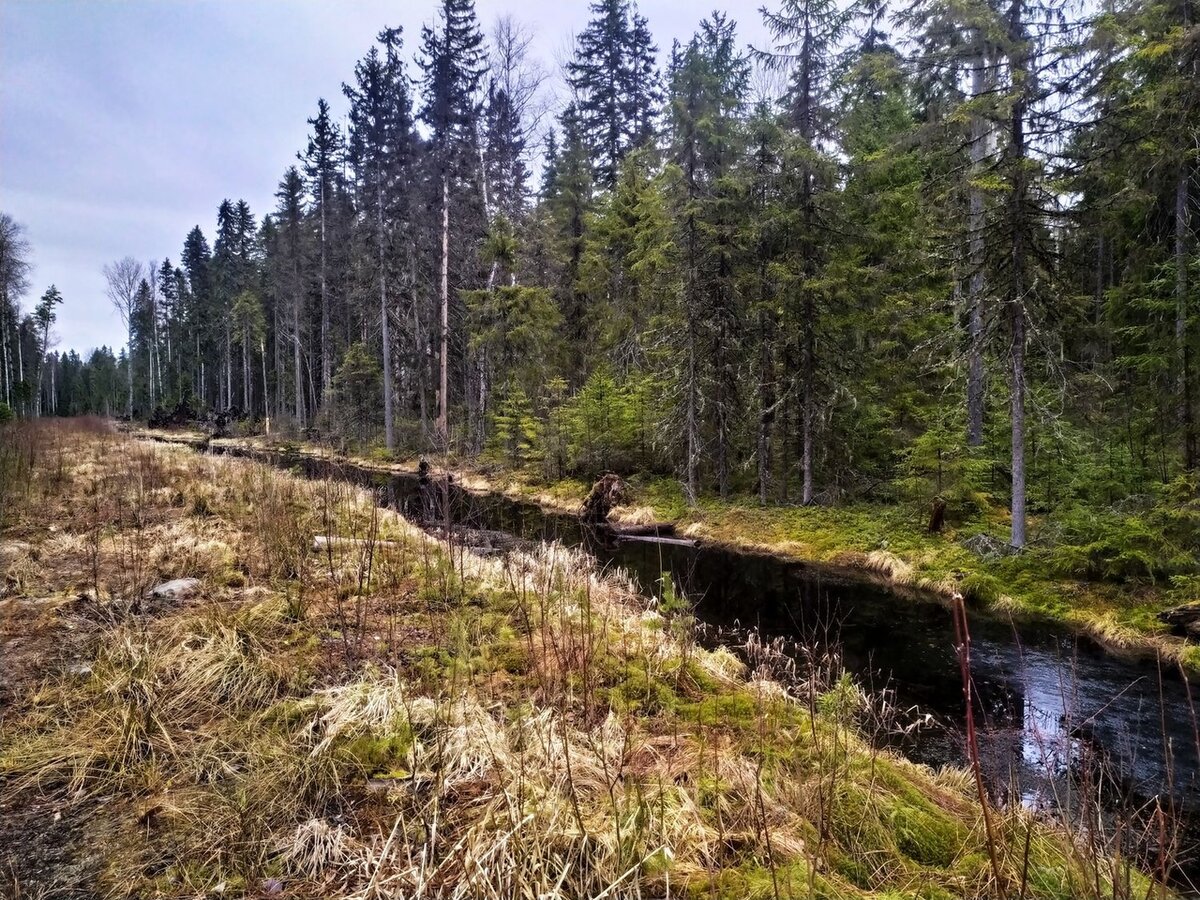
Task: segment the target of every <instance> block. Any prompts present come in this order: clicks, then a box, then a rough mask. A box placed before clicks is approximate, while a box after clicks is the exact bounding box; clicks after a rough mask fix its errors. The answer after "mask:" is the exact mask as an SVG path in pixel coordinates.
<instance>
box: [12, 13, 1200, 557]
mask: <svg viewBox="0 0 1200 900" xmlns="http://www.w3.org/2000/svg"><path fill="white" fill-rule="evenodd" d="M1197 11H1198V10H1197V4H1196V2H1195V0H1142V2H1133V3H1115V4H1114V3H1106V4H1104V5H1103V6H1102V7H1100V8H1098V9H1095V10H1073V9H1070V8H1067V7H1063V6H1061V5H1056V4H1043V3H1041V2H1035V0H1006V2H999V0H968V2H967V3H965V4H963V3H951V2H949V0H918V2H917V3H915V4H914V5H912V6H905V7H903V8H899V7H889V6H888V5H887V4H880V3H877V2H875V3H867V2H863V3H857V4H847V3H840V2H834V0H807V2H805V0H781V2H776V3H773V4H771V5H769V6H768V7H766V8H764V9H763V10H761V11H760V15H762V16H763V17H764V20H765V23H766V25H767V29H768V31H769V33H770V34H771V35H772V42H771V45H770V46H768V47H762V48H751V47H745V46H744V45H743V43H742V42H741V40H740V39H739V37H738V33H737V24H736V23H735V22H734V20H733V19H732V18H730V17H729V16H728V15H726V14H725V13H722V12H719V11H718V12H714V13H712V14H711V15H710V16H709V17H708V18H706V19H704V20H703V21H702V22H701V23H700V24H699V27H698V29H697V31H696V33H695V35H694V36H693V37H692V38H691V39H690V40H689V41H687V42H684V43H676V44H674V45H673V46H672V47H669V48H664V49H661V50H660V48H658V47H656V46H655V44H654V42H653V39H652V36H651V31H650V27H649V23H648V22H647V20H646V19H645V18H644V17H643V16H641V15H640V14H639V13H638V11H637V8H636V6H634V5H632V4H630V3H628V2H626V0H595V2H593V3H592V4H591V5H590V7H589V19H588V22H587V24H586V26H585V27H584V29H583V30H582V31H581V32H580V33H579V35H578V38H577V40H576V43H575V48H574V55H573V57H572V59H571V60H570V61H569V62H568V63H567V64H566V67H565V72H564V75H565V79H566V82H567V85H568V86H569V98H568V101H567V102H566V103H565V105H564V106H563V107H562V108H561V109H560V110H558V111H557V113H556V114H555V115H554V117H553V124H552V125H551V126H550V127H549V128H546V129H544V130H541V129H540V128H539V123H540V120H541V117H540V116H539V115H538V114H537V111H536V110H535V104H536V103H537V102H538V98H539V96H540V91H539V86H540V82H541V79H542V77H543V75H544V70H542V69H541V67H540V64H539V63H538V62H537V61H536V60H534V59H532V58H531V57H530V54H529V46H530V37H529V34H528V32H527V31H525V30H523V29H522V28H521V27H520V26H519V25H517V24H516V23H515V22H514V21H513V20H512V19H510V18H502V19H500V20H499V21H498V23H497V25H496V27H495V28H494V29H493V31H492V34H491V35H490V37H489V38H486V39H485V36H484V33H483V30H482V28H481V26H480V23H479V22H478V19H477V17H476V14H475V9H474V4H473V2H472V0H440V2H439V3H437V5H436V10H435V12H434V14H433V21H432V22H431V23H430V24H429V25H427V26H426V27H425V28H423V29H422V32H421V34H420V35H419V39H418V42H417V43H418V48H417V63H416V65H415V66H410V65H409V64H408V62H407V61H406V59H407V56H408V55H409V54H407V53H406V50H405V46H404V43H403V35H402V34H401V32H400V31H399V30H398V29H384V30H383V31H381V32H380V34H379V36H378V40H377V43H376V44H375V45H374V46H372V47H371V48H370V49H369V51H368V52H367V53H366V55H365V56H364V57H363V58H362V59H361V60H360V61H359V62H358V64H357V65H356V66H355V69H354V71H353V73H350V77H349V79H348V81H347V83H346V84H344V85H343V86H342V91H343V93H344V95H345V97H346V99H347V100H348V102H349V116H348V129H347V130H346V132H345V133H343V131H342V130H341V129H340V128H339V126H338V124H337V123H336V122H335V121H334V119H333V117H332V116H331V113H330V108H329V105H328V103H327V102H326V101H325V100H323V99H322V100H320V101H318V103H317V107H316V111H315V115H314V116H313V118H311V119H309V120H308V122H309V126H310V133H309V138H308V141H307V145H306V146H305V147H304V148H301V149H300V152H299V153H298V159H297V164H296V165H293V166H290V167H288V168H287V170H286V171H285V172H284V173H282V176H281V178H280V181H279V184H278V186H277V190H276V200H277V204H276V206H275V208H274V209H272V210H270V211H269V212H265V213H264V212H263V211H259V212H258V213H256V212H255V211H252V210H251V209H250V208H249V206H248V205H247V204H246V202H245V201H244V200H238V201H234V200H230V199H226V200H224V201H222V202H221V203H220V205H219V208H218V212H217V223H216V230H215V232H214V233H213V234H212V241H211V243H210V241H209V237H208V236H206V235H205V233H204V232H203V230H202V229H201V228H200V226H197V227H196V228H194V229H193V230H192V231H191V232H190V233H189V234H187V235H186V236H183V242H182V246H181V251H180V254H179V257H178V259H177V260H175V261H172V260H170V259H165V260H162V261H161V262H155V263H154V264H153V265H152V266H146V265H143V264H142V263H139V262H138V261H137V260H136V259H135V258H134V257H132V256H130V257H127V258H125V259H122V260H118V261H114V262H113V263H112V264H110V265H109V266H107V267H106V268H105V275H106V279H107V283H108V286H109V296H110V299H111V300H112V302H113V303H114V305H115V306H116V308H117V309H118V311H119V312H120V313H121V316H122V319H123V321H124V322H125V324H126V326H127V329H128V344H127V347H128V349H127V351H126V350H122V351H120V352H119V353H114V352H113V351H112V350H110V349H108V348H101V349H100V350H97V351H95V352H94V353H93V354H92V355H91V357H90V358H89V359H87V360H84V359H81V358H80V357H79V356H78V355H77V354H76V353H75V352H74V351H69V352H65V353H57V352H55V351H54V350H53V349H52V348H51V347H50V346H49V338H50V333H51V326H52V324H53V321H54V317H55V314H56V313H55V308H56V306H57V305H58V304H59V303H60V302H61V298H60V297H57V296H56V295H57V292H54V295H51V293H50V292H49V291H48V292H47V294H46V295H44V296H43V297H42V300H41V302H40V303H39V304H38V306H37V307H36V309H35V310H34V311H33V313H31V314H28V315H22V314H21V313H20V309H19V307H18V305H17V301H18V300H19V298H20V296H21V295H22V294H23V293H25V291H26V290H27V287H28V285H27V271H28V266H27V262H26V263H25V268H24V269H22V267H21V266H22V260H25V259H27V249H28V248H27V247H25V245H24V242H23V239H22V236H21V229H20V227H19V225H17V224H16V223H15V222H13V221H12V220H11V219H10V218H9V217H7V216H6V217H4V222H3V225H4V227H3V229H0V232H2V233H0V239H2V241H3V243H2V244H0V251H2V252H0V283H2V284H3V288H4V294H3V297H2V298H0V300H2V302H0V338H2V341H0V343H2V344H3V351H4V357H3V367H4V397H3V400H4V403H5V404H6V406H7V408H9V409H11V410H15V411H16V412H17V413H18V414H21V415H37V414H59V415H77V414H84V413H99V414H104V415H128V416H130V417H133V418H149V417H152V416H154V415H155V413H156V412H161V411H163V410H169V409H172V408H174V407H176V406H179V405H186V406H188V407H190V408H191V409H193V410H195V411H196V412H198V413H199V412H203V411H206V410H209V411H229V410H233V411H236V413H237V414H239V415H240V416H243V417H245V418H246V419H248V420H264V419H269V420H270V422H271V428H272V431H273V432H281V433H289V432H292V433H296V434H301V433H309V434H312V433H314V432H315V433H317V434H319V435H321V436H322V437H326V438H331V439H338V440H344V441H349V442H352V443H354V444H357V445H359V446H361V447H363V448H370V447H371V446H373V445H376V444H378V445H381V446H383V447H385V448H386V449H387V450H389V451H395V450H408V451H421V452H425V451H434V450H439V451H447V450H451V451H454V452H456V453H459V454H463V455H469V456H476V457H478V456H483V457H486V458H495V459H504V460H506V461H508V462H510V463H512V464H519V465H524V464H532V463H539V464H540V465H541V466H542V468H543V471H544V473H545V474H546V476H547V477H562V476H563V475H566V474H580V475H591V474H596V473H598V472H601V471H606V470H614V471H620V472H623V473H632V472H639V471H644V472H647V473H659V474H668V475H673V476H675V477H677V478H678V479H679V480H680V482H681V483H682V485H683V487H684V491H685V494H686V496H687V497H688V498H689V499H692V500H694V499H695V498H696V497H697V496H699V495H700V494H702V493H705V492H713V493H716V494H718V495H720V496H722V497H725V496H729V495H731V494H735V493H743V494H744V493H752V494H755V495H757V497H758V499H759V500H760V502H762V503H764V504H766V503H773V502H800V503H804V504H809V503H832V502H839V501H842V500H862V499H868V500H881V501H885V502H894V501H908V500H915V501H919V502H927V501H928V500H929V499H931V498H934V497H940V498H943V499H945V500H947V502H948V504H949V508H950V511H951V515H952V516H956V517H961V518H970V517H971V516H982V515H986V514H987V512H988V510H990V509H992V508H993V507H1006V508H1007V510H1008V516H1009V518H1008V522H1009V526H1010V528H1011V532H1010V542H1011V543H1012V545H1013V546H1016V547H1021V546H1024V545H1025V544H1026V542H1027V540H1028V535H1027V530H1026V522H1027V519H1028V516H1029V514H1030V513H1033V514H1035V515H1037V514H1041V513H1046V512H1049V511H1052V510H1055V509H1061V508H1070V507H1072V506H1078V505H1086V504H1109V505H1112V504H1116V503H1118V502H1119V501H1122V500H1123V499H1124V498H1128V497H1132V496H1138V495H1143V494H1147V493H1153V492H1154V491H1155V490H1157V489H1158V487H1157V486H1161V485H1164V484H1168V483H1170V482H1171V481H1172V480H1173V479H1176V478H1180V477H1182V478H1185V479H1186V478H1189V477H1190V478H1192V479H1193V481H1194V473H1195V471H1196V469H1197V465H1198V457H1200V446H1198V440H1197V433H1196V425H1195V412H1196V410H1195V406H1196V398H1195V381H1196V373H1195V357H1196V350H1197V327H1196V321H1195V319H1196V308H1197V305H1198V295H1200V288H1198V286H1200V253H1198V252H1197V240H1196V238H1197V224H1196V223H1197V221H1198V219H1200V217H1198V216H1197V215H1196V205H1197V199H1196V198H1197V196H1198V194H1200V191H1197V185H1196V174H1197V162H1198V159H1200V150H1198V149H1197V148H1198V147H1200V104H1198V103H1197V99H1198V97H1200V29H1198V27H1197ZM535 160H540V161H541V162H542V166H541V171H540V172H538V173H534V172H532V171H531V169H532V168H533V167H534V163H535ZM260 216H261V217H260ZM1192 492H1193V493H1194V483H1193V486H1192Z"/></svg>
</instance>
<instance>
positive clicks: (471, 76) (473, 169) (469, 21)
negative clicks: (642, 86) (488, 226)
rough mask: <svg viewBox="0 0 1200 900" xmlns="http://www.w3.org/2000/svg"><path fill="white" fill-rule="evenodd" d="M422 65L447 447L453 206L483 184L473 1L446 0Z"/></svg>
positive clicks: (479, 54) (442, 437)
mask: <svg viewBox="0 0 1200 900" xmlns="http://www.w3.org/2000/svg"><path fill="white" fill-rule="evenodd" d="M420 64H421V68H422V70H423V71H424V73H425V77H424V79H423V88H424V90H423V94H424V104H423V105H422V107H421V119H422V120H423V121H424V122H425V124H426V125H427V126H428V127H429V130H430V151H431V153H432V155H433V160H434V165H435V166H436V170H437V175H436V177H437V181H438V183H439V186H440V188H441V213H442V222H441V270H440V276H439V297H440V301H441V303H440V306H441V315H440V319H441V321H440V333H439V344H438V345H439V360H438V362H439V368H440V376H439V381H438V418H437V439H438V441H439V443H440V444H441V445H443V446H445V445H446V444H447V442H448V441H449V439H450V430H449V422H450V418H449V409H450V377H449V376H450V228H451V215H450V207H451V202H452V193H453V194H454V195H455V196H454V199H458V196H457V195H458V194H459V193H460V192H461V191H462V190H464V189H465V190H467V191H468V192H471V193H474V192H473V191H471V186H472V185H473V184H477V183H478V182H477V180H476V178H474V177H473V175H474V174H475V173H477V171H478V165H477V160H478V159H479V155H478V148H479V128H478V125H479V104H478V101H477V99H476V98H477V94H478V92H479V85H480V82H481V80H482V78H483V73H484V54H483V34H482V33H481V32H480V30H479V25H478V23H477V21H476V19H475V3H474V0H441V3H440V4H439V7H438V21H437V22H436V23H435V24H434V25H428V26H425V27H424V28H423V29H422V30H421V60H420ZM452 188H453V192H452ZM456 224H459V225H461V224H462V223H456Z"/></svg>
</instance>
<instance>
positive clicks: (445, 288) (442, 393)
mask: <svg viewBox="0 0 1200 900" xmlns="http://www.w3.org/2000/svg"><path fill="white" fill-rule="evenodd" d="M441 302H442V333H441V339H440V352H441V360H440V364H441V372H440V379H439V386H438V420H437V438H438V442H439V444H440V445H441V446H442V447H443V448H445V447H448V446H449V445H450V416H449V407H450V377H449V372H450V369H449V358H450V179H449V177H448V176H447V175H446V174H445V173H443V174H442V283H441Z"/></svg>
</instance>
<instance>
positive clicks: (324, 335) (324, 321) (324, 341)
mask: <svg viewBox="0 0 1200 900" xmlns="http://www.w3.org/2000/svg"><path fill="white" fill-rule="evenodd" d="M331 373H332V369H331V364H330V358H329V296H328V293H327V290H326V280H325V174H324V173H323V172H322V173H321V397H320V398H319V402H320V403H322V404H323V403H324V398H325V393H326V392H327V391H328V390H329V384H330V382H331V380H332V374H331Z"/></svg>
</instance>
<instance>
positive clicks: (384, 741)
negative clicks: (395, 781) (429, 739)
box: [338, 724, 413, 778]
mask: <svg viewBox="0 0 1200 900" xmlns="http://www.w3.org/2000/svg"><path fill="white" fill-rule="evenodd" d="M412 745H413V733H412V729H411V728H410V727H409V726H408V725H407V724H400V725H398V726H397V727H396V728H395V729H394V730H392V731H390V732H389V733H387V734H383V735H373V734H368V735H360V736H358V737H356V738H353V739H352V740H350V741H348V742H346V743H345V744H344V745H343V746H342V747H340V748H339V753H338V755H339V756H340V757H341V758H342V759H343V760H344V761H345V762H346V763H347V764H349V765H351V766H353V767H355V768H357V769H358V770H360V771H361V772H363V773H364V774H366V775H368V776H378V777H385V778H386V777H390V778H404V777H406V776H407V775H408V767H409V759H410V757H411V752H412Z"/></svg>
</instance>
